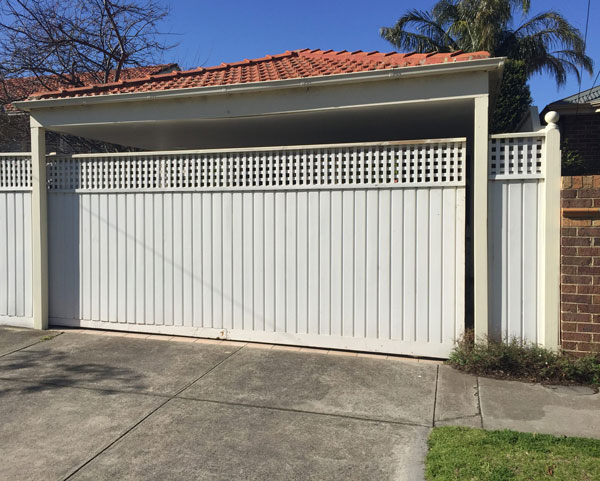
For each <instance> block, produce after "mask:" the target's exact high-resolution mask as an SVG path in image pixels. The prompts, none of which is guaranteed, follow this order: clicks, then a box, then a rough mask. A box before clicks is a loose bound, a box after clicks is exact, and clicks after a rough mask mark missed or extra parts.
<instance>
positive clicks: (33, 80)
mask: <svg viewBox="0 0 600 481" xmlns="http://www.w3.org/2000/svg"><path fill="white" fill-rule="evenodd" d="M175 70H179V66H178V65H177V64H176V63H167V64H160V65H147V66H144V67H131V68H125V69H123V70H122V71H121V78H122V79H123V80H131V79H135V78H141V77H142V78H147V77H148V76H149V75H156V74H161V73H166V72H172V71H175ZM79 80H80V81H81V82H82V83H83V84H84V85H91V84H97V83H98V74H93V73H82V74H80V75H79ZM61 87H64V82H63V81H62V80H61V79H60V78H59V77H58V76H54V75H49V76H45V77H43V78H42V79H40V78H38V77H20V78H9V79H6V80H5V81H4V82H3V83H2V84H0V111H2V110H5V111H7V112H12V111H15V112H16V111H17V109H16V108H15V107H14V106H13V105H12V102H16V101H18V100H24V99H26V98H28V97H29V96H30V95H32V94H34V93H36V92H38V93H39V92H43V91H54V90H56V89H60V88H61Z"/></svg>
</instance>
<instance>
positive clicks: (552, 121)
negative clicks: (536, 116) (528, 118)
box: [544, 110, 560, 128]
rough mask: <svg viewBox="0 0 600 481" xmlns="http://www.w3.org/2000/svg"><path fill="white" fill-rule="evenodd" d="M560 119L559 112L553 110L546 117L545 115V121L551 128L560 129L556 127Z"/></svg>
mask: <svg viewBox="0 0 600 481" xmlns="http://www.w3.org/2000/svg"><path fill="white" fill-rule="evenodd" d="M558 119H560V114H559V113H558V112H555V111H554V110H551V111H550V112H548V113H547V114H546V115H544V120H545V121H546V123H547V124H548V127H550V128H557V127H558V126H557V125H556V124H557V123H558Z"/></svg>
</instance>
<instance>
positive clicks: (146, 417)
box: [63, 346, 244, 481]
mask: <svg viewBox="0 0 600 481" xmlns="http://www.w3.org/2000/svg"><path fill="white" fill-rule="evenodd" d="M243 348H244V346H240V347H239V348H238V349H236V350H235V351H233V352H232V353H231V354H229V355H228V356H226V357H225V358H223V359H222V360H221V361H219V362H218V363H216V364H215V365H214V366H213V367H211V368H210V369H208V370H207V371H206V372H204V373H202V374H201V375H200V376H198V377H197V378H195V379H194V380H192V381H190V382H189V383H187V384H186V385H185V386H183V387H182V388H181V389H179V390H178V391H177V392H175V393H174V394H172V395H170V396H168V397H167V398H166V399H165V400H164V401H163V402H161V403H160V404H159V405H158V406H156V407H155V408H153V409H151V410H150V411H149V412H148V413H146V414H145V415H144V416H142V417H141V418H140V419H139V420H138V421H137V422H135V423H134V424H133V425H131V426H130V427H129V428H127V429H126V430H125V431H123V432H122V433H121V434H119V435H118V436H117V437H116V438H115V439H113V440H112V441H110V442H109V443H107V444H106V445H105V446H104V447H102V448H101V449H100V450H99V451H97V452H96V454H94V455H93V456H92V457H91V458H89V459H88V460H87V461H84V462H83V463H81V464H80V465H79V466H78V467H77V468H75V469H74V470H73V471H71V473H69V474H68V475H67V476H66V477H64V478H63V481H68V480H69V479H71V478H73V476H75V475H76V474H77V473H79V472H80V471H81V470H82V469H84V468H85V467H86V466H88V465H89V464H90V463H91V462H92V461H94V460H95V459H96V458H98V457H99V456H101V455H102V454H103V453H105V452H106V451H108V450H109V449H110V448H112V447H113V446H114V445H115V444H117V443H118V442H119V441H120V440H121V439H123V438H124V437H125V436H127V435H128V434H129V433H130V432H132V431H133V430H134V429H136V428H137V427H138V426H139V425H140V424H142V423H143V422H144V421H146V420H147V419H148V418H150V416H152V415H153V414H154V413H156V412H157V411H158V410H159V409H161V408H162V407H164V406H165V405H166V404H167V403H169V402H170V401H171V400H173V399H175V398H176V397H177V396H178V395H179V394H181V393H182V392H183V391H185V390H186V389H188V388H189V387H190V386H192V385H194V384H195V383H196V382H198V381H199V380H200V379H202V378H203V377H204V376H207V375H208V374H210V373H211V372H213V371H214V370H215V369H216V368H218V367H219V366H220V365H221V364H223V363H224V362H225V361H227V360H228V359H229V358H230V357H232V356H234V355H235V354H237V353H238V352H239V351H240V350H241V349H243Z"/></svg>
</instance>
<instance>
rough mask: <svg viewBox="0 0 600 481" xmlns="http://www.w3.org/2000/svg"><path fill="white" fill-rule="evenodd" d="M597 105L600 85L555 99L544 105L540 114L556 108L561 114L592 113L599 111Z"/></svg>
mask: <svg viewBox="0 0 600 481" xmlns="http://www.w3.org/2000/svg"><path fill="white" fill-rule="evenodd" d="M599 106H600V85H599V86H597V87H593V88H591V89H587V90H584V91H582V92H581V93H576V94H573V95H569V96H568V97H565V98H564V99H561V100H556V101H555V102H552V103H550V104H548V105H546V107H544V110H542V113H541V114H540V115H541V117H542V118H543V116H544V115H546V113H547V112H549V111H551V110H556V111H557V112H559V113H560V114H561V115H573V114H593V113H598V112H600V110H599V109H598V107H599Z"/></svg>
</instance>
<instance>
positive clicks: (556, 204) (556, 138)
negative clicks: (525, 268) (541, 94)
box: [539, 112, 561, 349]
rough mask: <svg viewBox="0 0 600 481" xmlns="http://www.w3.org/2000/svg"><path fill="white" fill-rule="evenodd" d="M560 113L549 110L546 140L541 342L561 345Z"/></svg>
mask: <svg viewBox="0 0 600 481" xmlns="http://www.w3.org/2000/svg"><path fill="white" fill-rule="evenodd" d="M558 119H559V115H558V113H557V112H548V113H547V114H546V116H545V117H544V120H546V123H547V124H548V125H547V126H546V129H545V130H546V144H545V167H546V172H545V179H544V200H543V204H542V209H543V232H544V242H543V247H542V249H543V257H542V262H543V265H544V275H543V276H542V279H541V281H542V283H543V291H542V295H543V296H544V297H543V305H542V312H541V316H540V323H539V325H540V332H539V335H540V344H542V345H543V346H544V347H547V348H549V349H558V347H559V343H560V340H559V332H560V157H561V155H560V131H559V130H558V125H557V122H558Z"/></svg>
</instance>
